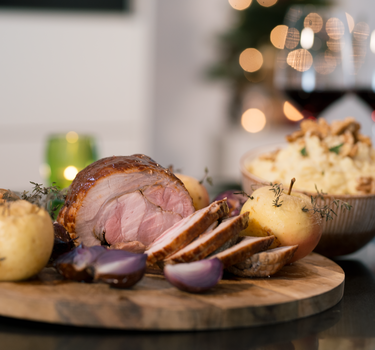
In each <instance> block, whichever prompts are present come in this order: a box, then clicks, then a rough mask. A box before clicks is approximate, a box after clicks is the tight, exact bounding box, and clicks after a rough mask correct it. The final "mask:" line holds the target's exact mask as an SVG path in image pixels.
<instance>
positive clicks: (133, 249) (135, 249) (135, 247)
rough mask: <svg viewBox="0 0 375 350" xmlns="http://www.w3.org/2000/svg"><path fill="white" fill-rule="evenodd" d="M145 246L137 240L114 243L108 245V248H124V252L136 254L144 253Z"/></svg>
mask: <svg viewBox="0 0 375 350" xmlns="http://www.w3.org/2000/svg"><path fill="white" fill-rule="evenodd" d="M146 248H147V247H146V246H145V245H144V244H142V243H141V242H138V241H133V242H121V243H115V244H112V245H111V246H110V247H109V249H119V250H125V251H126V252H130V253H138V254H141V253H144V252H145V250H146Z"/></svg>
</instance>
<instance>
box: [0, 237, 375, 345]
mask: <svg viewBox="0 0 375 350" xmlns="http://www.w3.org/2000/svg"><path fill="white" fill-rule="evenodd" d="M335 261H336V263H337V264H339V265H340V266H341V267H342V269H343V270H344V271H345V275H346V279H345V292H344V297H343V299H342V300H341V301H340V302H339V303H338V304H337V305H336V306H334V307H332V308H331V309H329V310H326V311H324V312H322V313H320V314H317V315H315V316H311V317H307V318H304V319H300V320H296V321H292V322H285V323H281V324H277V325H271V326H266V327H252V328H244V329H235V330H221V331H204V332H202V331H200V332H136V331H116V330H105V329H89V328H76V327H67V326H59V325H52V324H45V323H38V322H30V321H23V320H17V319H12V318H6V317H0V349H1V350H3V349H4V350H5V349H17V350H18V349H30V350H34V349H56V350H57V349H58V350H62V349H64V350H65V349H67V350H75V349H79V350H84V349H90V350H99V349H100V350H102V349H103V350H104V349H110V350H117V349H153V350H158V349H162V350H169V349H178V350H185V349H186V350H187V349H189V350H191V349H193V350H194V349H207V350H210V349H213V350H217V349H232V350H240V349H246V350H249V349H263V350H274V349H295V350H297V349H298V350H299V349H301V350H305V349H306V350H312V349H329V350H331V349H340V350H341V349H345V350H350V349H375V240H373V241H372V242H370V243H369V244H368V245H367V246H366V247H365V248H363V249H361V250H360V251H358V252H357V253H355V254H352V255H348V256H346V257H342V258H340V259H335Z"/></svg>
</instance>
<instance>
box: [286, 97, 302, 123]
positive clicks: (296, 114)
mask: <svg viewBox="0 0 375 350" xmlns="http://www.w3.org/2000/svg"><path fill="white" fill-rule="evenodd" d="M283 112H284V114H285V116H286V117H287V118H288V119H289V120H291V121H293V122H298V121H299V120H302V119H303V115H302V114H301V112H300V111H299V110H298V109H297V108H296V107H294V106H293V105H292V104H291V103H290V102H288V101H285V103H284V107H283Z"/></svg>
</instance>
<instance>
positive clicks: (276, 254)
mask: <svg viewBox="0 0 375 350" xmlns="http://www.w3.org/2000/svg"><path fill="white" fill-rule="evenodd" d="M297 248H298V245H293V246H287V247H278V248H274V249H269V250H266V251H264V252H261V253H257V254H254V255H253V256H251V257H249V258H247V259H245V260H244V261H242V262H240V263H238V264H236V265H233V266H229V267H228V268H227V270H228V271H229V272H231V273H233V274H234V275H237V276H240V277H268V276H271V275H274V274H275V273H276V272H278V271H280V270H281V268H282V267H283V266H284V265H285V264H286V263H288V261H289V260H290V259H291V258H292V257H293V255H294V253H295V251H296V250H297Z"/></svg>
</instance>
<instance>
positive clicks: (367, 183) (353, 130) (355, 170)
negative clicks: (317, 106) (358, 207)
mask: <svg viewBox="0 0 375 350" xmlns="http://www.w3.org/2000/svg"><path fill="white" fill-rule="evenodd" d="M287 141H288V144H287V145H286V147H283V148H281V149H280V148H278V149H276V150H275V151H273V152H271V153H264V154H261V155H259V156H258V157H256V158H255V159H253V160H252V161H251V162H249V163H247V164H246V165H245V166H246V168H247V170H248V171H249V172H250V173H252V174H253V175H255V176H257V177H259V178H261V179H264V180H266V181H269V182H278V183H279V182H281V183H283V184H289V182H290V179H292V178H293V177H294V178H296V179H297V181H296V183H295V186H294V188H295V189H296V190H300V191H306V192H316V188H315V186H316V187H317V188H318V189H319V190H323V191H324V192H325V193H329V194H332V195H356V194H357V195H358V194H374V193H375V179H374V176H375V150H374V148H373V147H372V144H371V140H370V138H368V137H367V136H364V135H362V134H361V133H360V125H359V123H357V122H356V121H355V119H354V118H346V119H345V120H344V121H334V122H332V124H331V125H329V124H328V123H327V122H326V121H325V120H324V119H319V120H318V121H317V122H315V121H313V120H305V121H303V122H302V123H301V129H300V130H298V131H296V132H294V133H293V134H292V135H289V136H287Z"/></svg>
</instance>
